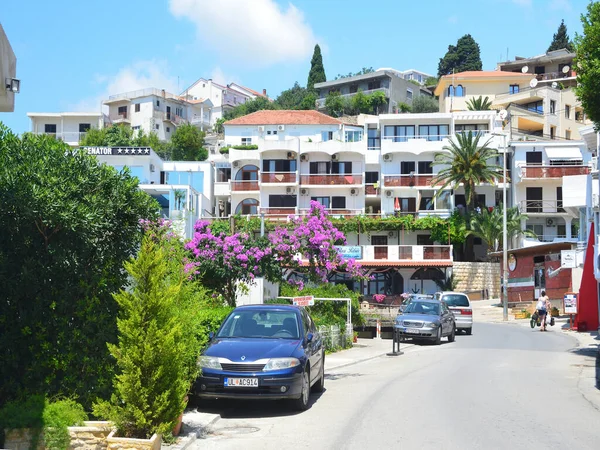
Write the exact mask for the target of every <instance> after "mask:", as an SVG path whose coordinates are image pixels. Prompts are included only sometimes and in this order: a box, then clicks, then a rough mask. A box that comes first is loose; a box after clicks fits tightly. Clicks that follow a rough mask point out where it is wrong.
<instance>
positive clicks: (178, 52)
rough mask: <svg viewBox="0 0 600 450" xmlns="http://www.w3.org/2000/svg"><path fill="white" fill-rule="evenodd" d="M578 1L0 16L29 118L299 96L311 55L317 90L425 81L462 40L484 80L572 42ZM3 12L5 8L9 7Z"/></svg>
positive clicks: (242, 5) (270, 2) (132, 5)
mask: <svg viewBox="0 0 600 450" xmlns="http://www.w3.org/2000/svg"><path fill="white" fill-rule="evenodd" d="M587 4H588V0H476V1H473V0H453V1H448V0H427V1H424V2H420V1H409V0H402V1H400V0H378V1H376V2H375V3H373V4H371V3H370V2H365V1H364V0H291V1H283V0H119V1H117V0H103V1H102V2H97V1H91V0H20V1H17V2H14V1H13V2H9V3H7V4H6V5H5V7H4V8H2V11H1V12H0V23H1V24H2V26H3V27H4V31H5V33H6V35H7V36H8V39H9V41H10V43H11V45H12V48H13V51H14V52H15V54H16V56H17V78H19V79H21V92H20V93H19V94H18V95H17V96H16V100H15V102H16V105H15V111H14V113H0V121H2V122H4V123H5V124H6V125H8V126H9V127H10V128H12V129H13V131H15V132H17V133H21V132H24V131H28V130H29V128H30V121H29V119H28V117H27V113H28V112H61V111H100V110H101V102H102V99H105V98H107V97H108V96H109V95H112V94H116V93H122V92H127V91H130V90H136V89H142V88H147V87H154V88H158V89H166V90H167V91H169V92H174V93H178V92H181V91H183V90H185V88H186V87H187V86H189V85H190V84H192V83H193V82H194V81H195V80H197V79H198V78H200V77H203V78H212V79H213V80H214V81H217V82H220V83H231V82H236V83H239V84H242V85H244V86H248V87H250V88H252V89H254V90H257V91H262V89H266V90H267V93H268V94H269V96H270V97H276V96H277V95H278V94H279V93H280V92H281V91H282V90H285V89H287V88H290V87H291V86H292V85H293V84H294V82H295V81H298V82H299V83H300V84H301V85H303V86H305V85H306V79H307V77H308V71H309V69H310V59H311V57H312V52H313V48H314V45H315V44H316V43H318V44H319V45H320V46H321V49H322V52H323V64H324V67H325V72H326V75H327V79H333V78H335V76H336V75H337V74H339V73H342V74H346V73H348V72H356V71H358V70H360V69H361V68H363V67H373V68H374V69H378V68H380V67H392V68H394V69H398V70H406V69H417V70H420V71H424V72H426V73H430V74H432V75H435V74H436V73H437V66H438V62H439V59H440V58H441V57H442V56H443V55H444V54H445V53H446V51H447V49H448V45H450V44H456V41H457V40H458V39H459V38H460V37H461V36H463V35H465V34H471V35H472V36H473V38H474V39H475V40H476V41H477V43H478V44H479V46H480V48H481V59H482V61H483V69H484V70H494V69H495V67H496V63H497V62H498V61H504V60H506V59H507V54H508V58H509V59H514V57H515V56H523V57H529V56H534V55H538V54H540V53H544V52H545V51H546V50H547V48H548V46H549V45H550V42H551V40H552V35H553V34H554V33H555V32H556V30H557V28H558V26H559V24H560V21H561V19H564V20H565V24H566V25H567V29H568V32H569V35H570V36H571V38H573V37H574V35H575V33H581V21H580V16H581V14H582V13H583V12H584V11H585V9H586V6H587ZM9 5H10V7H9Z"/></svg>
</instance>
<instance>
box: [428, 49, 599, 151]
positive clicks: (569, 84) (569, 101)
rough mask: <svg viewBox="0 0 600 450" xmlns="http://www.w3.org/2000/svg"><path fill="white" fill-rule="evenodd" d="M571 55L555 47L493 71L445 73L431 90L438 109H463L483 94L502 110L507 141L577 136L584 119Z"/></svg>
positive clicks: (585, 119) (518, 59)
mask: <svg viewBox="0 0 600 450" xmlns="http://www.w3.org/2000/svg"><path fill="white" fill-rule="evenodd" d="M574 56H575V54H574V53H569V52H567V51H566V50H556V51H553V52H549V53H546V54H544V55H540V56H536V57H534V58H528V59H525V58H517V59H516V60H515V61H508V62H504V63H499V64H498V68H497V70H495V71H468V72H460V73H455V74H452V75H445V76H443V77H442V78H441V79H440V82H439V84H438V86H437V87H436V89H435V95H437V96H439V98H440V111H446V112H448V111H465V110H467V109H468V102H469V101H471V100H472V99H474V98H478V97H480V96H481V97H483V98H485V97H487V98H488V99H489V100H490V101H491V102H492V105H491V108H492V109H496V110H506V111H507V116H506V120H507V126H506V127H505V129H508V130H509V131H510V136H511V139H532V138H533V139H542V140H543V139H566V140H571V139H573V140H579V139H580V138H581V136H580V134H579V128H580V127H582V126H583V125H586V124H589V123H590V122H589V121H588V120H587V118H586V117H585V114H584V112H583V108H582V107H581V103H580V102H579V100H578V99H577V97H576V95H575V91H574V89H573V88H574V86H575V85H576V76H575V72H574V71H573V69H572V63H573V58H574Z"/></svg>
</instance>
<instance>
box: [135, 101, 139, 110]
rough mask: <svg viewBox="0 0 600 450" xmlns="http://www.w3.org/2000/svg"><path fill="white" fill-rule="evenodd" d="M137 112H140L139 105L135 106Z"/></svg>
mask: <svg viewBox="0 0 600 450" xmlns="http://www.w3.org/2000/svg"><path fill="white" fill-rule="evenodd" d="M135 112H140V104H139V103H136V104H135Z"/></svg>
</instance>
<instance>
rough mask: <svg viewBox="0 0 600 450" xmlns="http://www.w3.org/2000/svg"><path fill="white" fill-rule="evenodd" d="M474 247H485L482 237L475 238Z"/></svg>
mask: <svg viewBox="0 0 600 450" xmlns="http://www.w3.org/2000/svg"><path fill="white" fill-rule="evenodd" d="M473 245H483V239H481V238H480V237H475V238H473Z"/></svg>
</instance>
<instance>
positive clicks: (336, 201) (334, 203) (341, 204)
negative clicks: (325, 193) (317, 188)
mask: <svg viewBox="0 0 600 450" xmlns="http://www.w3.org/2000/svg"><path fill="white" fill-rule="evenodd" d="M331 207H332V208H333V209H345V208H346V197H331Z"/></svg>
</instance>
